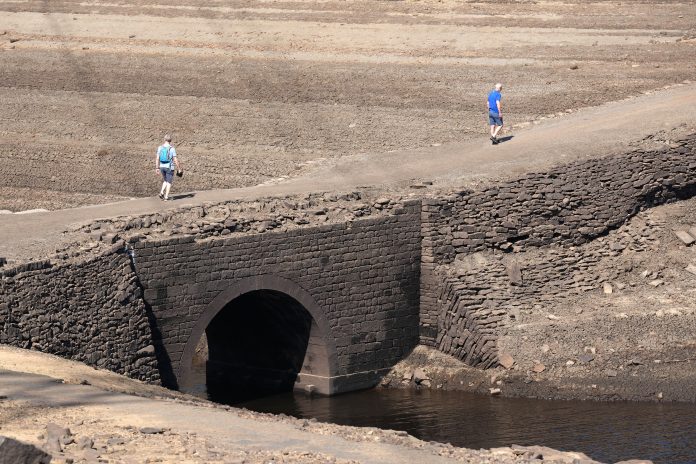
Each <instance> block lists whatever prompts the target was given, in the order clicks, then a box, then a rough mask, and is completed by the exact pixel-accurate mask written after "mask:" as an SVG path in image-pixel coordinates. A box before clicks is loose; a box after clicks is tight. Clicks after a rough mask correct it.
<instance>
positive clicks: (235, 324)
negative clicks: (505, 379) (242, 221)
mask: <svg viewBox="0 0 696 464" xmlns="http://www.w3.org/2000/svg"><path fill="white" fill-rule="evenodd" d="M419 217H420V203H419V202H411V203H409V204H407V205H406V206H405V207H404V208H403V209H402V210H400V211H398V213H397V214H394V215H391V216H387V217H379V218H374V219H363V220H360V221H355V222H353V223H343V224H332V225H326V226H321V227H318V228H310V229H297V230H295V231H292V232H287V233H274V234H258V235H248V236H243V237H233V238H215V239H208V240H202V241H196V240H194V237H186V238H178V239H171V240H165V241H158V242H157V241H156V242H153V241H146V242H142V243H138V244H136V245H135V247H134V260H135V269H136V272H137V274H138V277H139V279H140V282H141V284H142V286H143V289H144V297H145V301H147V302H148V303H149V305H150V308H151V311H152V315H153V316H154V319H155V323H154V325H155V327H156V330H157V332H158V338H161V346H162V348H163V350H162V357H161V359H159V364H160V371H161V372H162V374H163V380H164V382H165V384H167V385H170V386H173V387H178V388H181V389H190V388H191V386H192V383H193V382H194V379H193V375H192V360H193V358H194V354H195V350H196V347H197V346H198V344H199V343H200V342H201V339H202V337H203V335H205V336H206V339H207V344H208V353H209V359H208V363H207V364H208V369H207V370H208V375H207V377H208V382H207V383H208V389H209V391H210V390H214V389H215V384H216V375H215V373H216V372H217V373H219V374H220V375H222V376H223V377H227V378H226V379H224V380H225V381H224V382H222V381H221V382H219V383H220V384H221V385H228V386H229V385H230V384H233V383H242V384H243V383H244V382H243V379H244V378H245V377H252V378H253V379H254V383H255V388H257V389H258V388H262V387H263V384H264V382H266V381H267V382H268V384H269V385H268V387H269V388H270V389H273V385H274V384H275V383H286V384H289V385H292V383H296V384H297V386H298V387H307V388H312V387H309V386H310V385H311V386H313V389H315V390H316V391H318V392H320V393H325V394H333V393H337V392H343V391H349V390H355V389H359V388H365V387H368V386H372V385H374V384H375V383H376V382H377V379H378V378H379V377H380V376H381V375H382V374H383V373H384V372H385V370H387V369H389V368H390V367H391V366H393V365H394V364H395V363H396V362H397V361H398V360H399V359H400V358H402V357H403V356H404V355H405V354H407V353H408V352H409V351H410V350H411V349H412V348H413V347H414V346H415V345H416V344H417V343H418V319H419V318H418V307H419V300H418V299H419V292H418V290H419V282H420V279H419V276H420V226H419ZM167 366H171V368H170V369H167V368H166V367H167ZM163 367H165V369H162V368H163ZM298 372H299V376H298V377H297V379H295V376H296V374H297V373H298ZM228 374H229V375H228ZM230 376H231V378H230ZM264 379H265V380H264ZM219 380H223V379H219Z"/></svg>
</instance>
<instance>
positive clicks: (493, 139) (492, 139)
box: [491, 137, 500, 145]
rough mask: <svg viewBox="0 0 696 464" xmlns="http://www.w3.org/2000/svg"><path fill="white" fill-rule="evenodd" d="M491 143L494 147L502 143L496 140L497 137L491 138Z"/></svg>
mask: <svg viewBox="0 0 696 464" xmlns="http://www.w3.org/2000/svg"><path fill="white" fill-rule="evenodd" d="M491 143H492V144H493V145H498V144H499V143H500V141H499V140H498V139H497V138H495V137H491Z"/></svg>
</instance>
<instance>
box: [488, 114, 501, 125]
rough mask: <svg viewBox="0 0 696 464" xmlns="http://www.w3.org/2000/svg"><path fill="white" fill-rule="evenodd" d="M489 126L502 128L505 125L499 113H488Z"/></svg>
mask: <svg viewBox="0 0 696 464" xmlns="http://www.w3.org/2000/svg"><path fill="white" fill-rule="evenodd" d="M488 124H490V125H491V126H502V125H503V118H502V117H501V116H499V115H498V113H494V112H493V111H489V112H488Z"/></svg>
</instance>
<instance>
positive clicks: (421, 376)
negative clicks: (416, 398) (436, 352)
mask: <svg viewBox="0 0 696 464" xmlns="http://www.w3.org/2000/svg"><path fill="white" fill-rule="evenodd" d="M424 380H430V377H428V374H426V373H425V371H424V370H423V369H421V368H418V369H416V370H415V371H413V381H414V382H416V383H417V384H420V383H421V382H423V381H424Z"/></svg>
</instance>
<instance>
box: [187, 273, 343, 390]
mask: <svg viewBox="0 0 696 464" xmlns="http://www.w3.org/2000/svg"><path fill="white" fill-rule="evenodd" d="M259 292H266V293H273V294H277V295H279V296H283V295H284V296H285V297H287V298H289V299H291V300H294V302H295V303H296V304H294V306H296V307H301V308H303V309H304V310H305V311H306V312H307V313H308V314H309V316H311V328H310V330H309V340H308V344H307V351H306V354H305V359H304V361H303V362H302V369H301V371H300V372H299V375H298V377H297V380H296V381H295V388H298V389H301V388H308V387H309V386H310V385H311V386H312V389H313V390H314V391H316V392H318V393H322V394H332V393H334V391H333V388H332V385H331V384H332V379H333V378H334V377H335V376H337V374H338V372H337V371H338V368H337V358H336V347H335V344H334V342H333V339H332V337H331V336H330V328H329V324H328V321H327V318H326V316H325V314H324V312H323V311H322V309H321V307H320V306H319V305H318V304H317V303H316V301H315V300H314V298H313V297H312V295H311V294H309V292H307V291H306V290H305V289H303V288H302V287H300V286H299V285H298V284H296V283H295V282H293V281H291V280H288V279H285V278H282V277H278V276H275V275H270V274H264V275H258V276H253V277H248V278H245V279H242V280H240V281H238V282H235V283H233V284H232V285H230V286H229V287H228V288H226V289H225V290H223V291H222V292H220V294H218V295H217V296H216V297H215V298H214V299H213V300H212V301H211V302H210V303H209V304H208V306H207V307H206V308H205V310H204V311H203V313H202V314H201V315H200V317H199V318H198V321H197V322H196V324H195V325H194V327H193V329H192V330H191V333H190V334H189V336H188V338H187V342H186V345H185V346H184V350H183V353H182V356H181V359H180V361H179V366H178V367H179V369H178V372H179V376H178V377H179V379H178V381H179V382H178V383H179V386H180V388H181V389H183V390H186V389H188V388H190V387H191V386H192V379H193V377H192V360H193V356H194V352H195V349H196V345H197V343H198V341H199V340H200V339H201V337H202V336H203V334H204V333H206V331H207V329H208V327H209V325H210V324H211V322H213V320H214V319H215V318H216V317H217V316H218V315H220V314H221V312H223V310H224V309H225V308H226V307H227V306H228V305H229V304H231V303H232V302H234V301H235V300H238V299H240V298H243V297H244V296H245V295H253V294H258V293H259Z"/></svg>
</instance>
